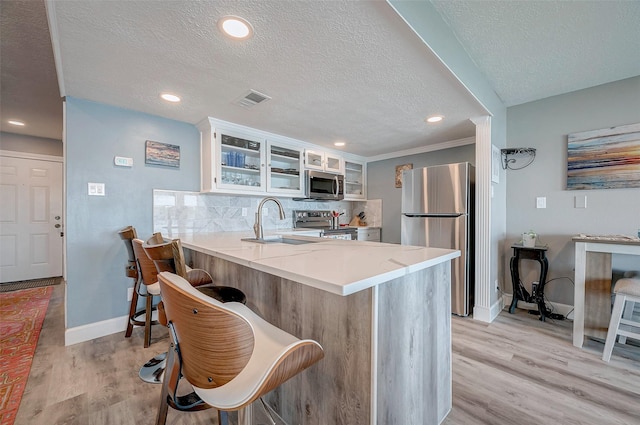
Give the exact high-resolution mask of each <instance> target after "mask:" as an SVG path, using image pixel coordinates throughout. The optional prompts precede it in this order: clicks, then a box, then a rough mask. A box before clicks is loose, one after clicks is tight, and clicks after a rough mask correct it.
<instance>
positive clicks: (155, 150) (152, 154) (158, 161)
mask: <svg viewBox="0 0 640 425" xmlns="http://www.w3.org/2000/svg"><path fill="white" fill-rule="evenodd" d="M144 162H145V164H149V165H162V166H165V167H174V168H180V146H177V145H169V144H166V143H160V142H154V141H152V140H147V142H146V144H145V155H144Z"/></svg>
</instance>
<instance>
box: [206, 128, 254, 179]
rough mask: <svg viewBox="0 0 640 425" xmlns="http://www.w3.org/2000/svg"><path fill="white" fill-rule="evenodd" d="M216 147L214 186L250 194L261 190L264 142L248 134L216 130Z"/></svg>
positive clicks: (221, 129)
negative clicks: (215, 184) (215, 177)
mask: <svg viewBox="0 0 640 425" xmlns="http://www.w3.org/2000/svg"><path fill="white" fill-rule="evenodd" d="M214 135H215V145H216V154H217V155H216V157H217V158H218V161H217V162H216V168H217V171H218V172H217V173H216V175H217V176H219V178H217V179H216V183H217V187H218V188H220V189H232V190H242V191H251V192H262V191H264V190H265V182H266V177H265V176H266V169H265V166H264V164H265V149H266V141H265V140H264V139H262V138H259V137H252V135H250V134H242V133H237V132H234V131H229V130H226V129H223V128H217V129H216V130H215V131H214Z"/></svg>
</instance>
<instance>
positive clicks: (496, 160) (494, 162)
mask: <svg viewBox="0 0 640 425" xmlns="http://www.w3.org/2000/svg"><path fill="white" fill-rule="evenodd" d="M501 162H502V153H501V152H500V149H498V148H497V147H496V146H494V145H491V181H492V182H493V183H500V167H501Z"/></svg>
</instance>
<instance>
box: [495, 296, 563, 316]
mask: <svg viewBox="0 0 640 425" xmlns="http://www.w3.org/2000/svg"><path fill="white" fill-rule="evenodd" d="M502 299H503V300H504V305H505V306H508V305H511V300H512V299H513V295H511V294H503V295H502ZM547 304H551V306H552V307H553V312H554V313H558V314H562V315H563V316H564V317H566V318H567V319H569V320H573V306H572V305H569V304H561V303H556V302H551V301H547ZM518 308H523V309H526V310H537V309H538V305H537V304H533V303H527V302H524V301H518Z"/></svg>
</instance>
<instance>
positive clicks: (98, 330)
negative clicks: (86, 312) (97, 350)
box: [64, 315, 129, 345]
mask: <svg viewBox="0 0 640 425" xmlns="http://www.w3.org/2000/svg"><path fill="white" fill-rule="evenodd" d="M128 320H129V316H128V315H125V316H120V317H114V318H113V319H108V320H103V321H101V322H95V323H89V324H88V325H82V326H78V327H75V328H69V329H67V330H66V331H65V332H64V345H73V344H78V343H80V342H85V341H90V340H92V339H96V338H100V337H102V336H107V335H111V334H115V333H118V332H124V331H126V329H127V321H128Z"/></svg>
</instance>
